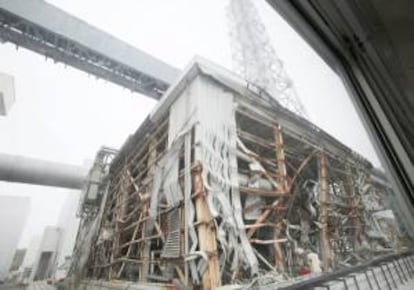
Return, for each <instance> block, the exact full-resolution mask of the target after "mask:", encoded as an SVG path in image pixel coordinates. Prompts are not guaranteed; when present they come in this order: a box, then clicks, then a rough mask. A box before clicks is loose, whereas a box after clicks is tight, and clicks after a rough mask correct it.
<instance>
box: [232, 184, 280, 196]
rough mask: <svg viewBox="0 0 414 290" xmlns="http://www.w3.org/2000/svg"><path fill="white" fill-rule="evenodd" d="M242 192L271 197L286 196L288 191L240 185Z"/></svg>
mask: <svg viewBox="0 0 414 290" xmlns="http://www.w3.org/2000/svg"><path fill="white" fill-rule="evenodd" d="M240 192H242V193H244V194H253V195H259V196H269V197H272V196H273V197H280V196H285V195H286V193H285V192H284V191H276V190H267V189H261V188H250V187H245V186H240Z"/></svg>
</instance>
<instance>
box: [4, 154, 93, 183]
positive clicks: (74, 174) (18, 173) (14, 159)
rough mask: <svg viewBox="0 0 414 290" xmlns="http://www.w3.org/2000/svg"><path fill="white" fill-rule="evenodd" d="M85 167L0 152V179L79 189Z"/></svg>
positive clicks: (83, 177)
mask: <svg viewBox="0 0 414 290" xmlns="http://www.w3.org/2000/svg"><path fill="white" fill-rule="evenodd" d="M87 173H88V172H87V170H86V168H83V167H81V166H75V165H68V164H62V163H57V162H50V161H44V160H39V159H33V158H28V157H24V156H17V155H7V154H2V153H0V180H2V181H10V182H21V183H29V184H37V185H46V186H56V187H66V188H74V189H80V188H81V187H82V183H83V181H84V179H85V178H86V175H87Z"/></svg>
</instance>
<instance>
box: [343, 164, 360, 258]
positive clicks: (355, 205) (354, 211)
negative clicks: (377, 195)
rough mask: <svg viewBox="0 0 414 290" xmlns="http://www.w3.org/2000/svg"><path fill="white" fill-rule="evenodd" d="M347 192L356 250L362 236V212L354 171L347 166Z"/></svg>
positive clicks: (353, 242) (353, 241) (353, 243)
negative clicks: (360, 210) (356, 190)
mask: <svg viewBox="0 0 414 290" xmlns="http://www.w3.org/2000/svg"><path fill="white" fill-rule="evenodd" d="M346 174H347V175H346V187H345V188H346V191H347V193H348V195H349V197H350V198H349V203H348V204H349V206H350V208H351V210H350V213H349V214H350V216H351V220H352V227H353V231H352V232H353V239H352V245H353V247H354V250H355V248H356V246H357V245H358V243H359V241H360V236H361V223H360V218H359V217H360V212H359V195H357V194H356V192H355V186H354V182H353V180H352V169H351V167H350V165H347V167H346Z"/></svg>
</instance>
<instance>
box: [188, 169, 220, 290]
mask: <svg viewBox="0 0 414 290" xmlns="http://www.w3.org/2000/svg"><path fill="white" fill-rule="evenodd" d="M202 170H203V169H202V165H201V164H200V163H199V162H197V163H196V164H195V165H194V167H193V170H192V171H193V189H194V198H195V208H196V215H197V222H196V225H197V230H198V242H199V249H200V251H203V252H206V253H207V255H208V264H207V269H206V271H205V272H204V274H203V279H202V280H203V289H204V290H208V289H214V288H215V287H218V286H220V285H221V279H220V268H219V260H218V253H217V241H216V233H215V231H214V229H213V228H212V226H213V225H212V217H211V214H210V210H209V208H208V204H207V200H206V194H207V192H206V190H205V188H204V183H203V178H202Z"/></svg>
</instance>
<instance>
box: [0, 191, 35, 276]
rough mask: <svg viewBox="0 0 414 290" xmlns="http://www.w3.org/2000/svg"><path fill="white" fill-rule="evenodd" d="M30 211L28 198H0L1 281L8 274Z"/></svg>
mask: <svg viewBox="0 0 414 290" xmlns="http://www.w3.org/2000/svg"><path fill="white" fill-rule="evenodd" d="M29 209H30V199H29V198H27V197H17V196H0V280H4V279H5V278H6V276H7V274H8V271H9V268H10V265H11V262H12V260H13V256H14V252H15V250H16V247H17V244H18V243H19V240H20V236H21V234H22V232H23V229H24V226H25V225H26V220H27V216H28V212H29Z"/></svg>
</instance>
